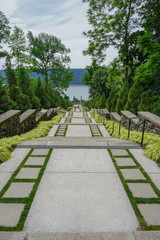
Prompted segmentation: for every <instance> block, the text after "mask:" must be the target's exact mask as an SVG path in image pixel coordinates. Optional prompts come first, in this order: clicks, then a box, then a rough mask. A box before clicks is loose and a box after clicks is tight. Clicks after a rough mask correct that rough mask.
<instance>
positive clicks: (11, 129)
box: [0, 110, 21, 138]
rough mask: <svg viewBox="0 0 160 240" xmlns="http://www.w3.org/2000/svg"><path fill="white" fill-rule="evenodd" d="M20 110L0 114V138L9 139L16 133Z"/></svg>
mask: <svg viewBox="0 0 160 240" xmlns="http://www.w3.org/2000/svg"><path fill="white" fill-rule="evenodd" d="M20 113H21V111H20V110H9V111H7V112H5V113H2V114H0V138H3V137H11V136H14V135H16V134H17V133H18V130H19V115H20Z"/></svg>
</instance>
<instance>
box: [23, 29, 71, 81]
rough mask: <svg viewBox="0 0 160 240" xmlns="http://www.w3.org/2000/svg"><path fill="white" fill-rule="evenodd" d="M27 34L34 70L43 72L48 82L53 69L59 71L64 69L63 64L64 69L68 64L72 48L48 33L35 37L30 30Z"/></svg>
mask: <svg viewBox="0 0 160 240" xmlns="http://www.w3.org/2000/svg"><path fill="white" fill-rule="evenodd" d="M27 36H28V40H29V51H30V54H31V57H32V64H33V71H35V72H37V73H41V74H42V76H43V77H44V78H45V81H46V83H47V84H48V83H49V75H50V72H51V75H53V74H54V73H53V71H54V72H55V70H56V73H58V72H59V71H61V70H62V66H63V69H65V67H66V66H68V63H69V62H70V58H69V57H68V55H67V54H68V53H70V49H67V48H66V47H65V45H64V44H63V43H62V42H61V40H60V39H58V38H57V37H54V36H52V35H49V34H46V33H40V34H39V35H38V36H37V37H34V36H33V33H32V32H30V31H29V32H28V35H27ZM52 70H53V71H52ZM49 71H50V72H49ZM62 85H63V84H62Z"/></svg>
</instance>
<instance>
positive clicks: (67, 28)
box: [0, 0, 116, 68]
mask: <svg viewBox="0 0 160 240" xmlns="http://www.w3.org/2000/svg"><path fill="white" fill-rule="evenodd" d="M0 10H1V11H2V12H4V14H5V15H6V17H7V18H8V19H9V20H10V26H11V27H13V26H14V25H16V26H18V27H21V28H22V29H23V31H24V32H25V34H27V32H28V31H32V32H33V34H34V35H37V34H38V33H40V32H45V33H48V34H52V35H54V36H56V37H58V38H60V39H61V40H62V43H64V44H65V46H66V47H67V48H70V49H71V54H70V58H71V64H70V65H71V68H85V66H86V65H90V64H91V59H90V57H89V56H83V54H82V51H83V50H84V49H86V48H87V46H88V39H87V38H86V37H84V36H83V34H82V32H84V31H87V30H89V29H90V26H89V25H88V22H87V18H86V12H87V5H86V4H84V3H82V0H46V1H44V0H0ZM115 56H116V51H115V50H114V49H112V48H110V49H109V50H108V56H107V58H106V62H105V63H106V64H108V63H109V62H110V61H111V60H112V59H113V58H114V57H115ZM2 63H3V61H2V60H1V61H0V68H2V67H1V66H2Z"/></svg>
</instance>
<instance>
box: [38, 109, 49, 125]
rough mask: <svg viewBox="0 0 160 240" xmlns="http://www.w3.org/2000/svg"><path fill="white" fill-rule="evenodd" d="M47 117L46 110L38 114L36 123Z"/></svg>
mask: <svg viewBox="0 0 160 240" xmlns="http://www.w3.org/2000/svg"><path fill="white" fill-rule="evenodd" d="M43 117H46V118H47V111H46V112H44V110H42V111H40V112H39V113H37V114H36V122H38V121H39V120H40V119H41V118H43Z"/></svg>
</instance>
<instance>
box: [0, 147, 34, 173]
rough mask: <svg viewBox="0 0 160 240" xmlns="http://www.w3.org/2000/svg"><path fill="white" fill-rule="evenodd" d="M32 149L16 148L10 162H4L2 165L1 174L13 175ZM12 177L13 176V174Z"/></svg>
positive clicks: (0, 166) (0, 167)
mask: <svg viewBox="0 0 160 240" xmlns="http://www.w3.org/2000/svg"><path fill="white" fill-rule="evenodd" d="M30 150H31V149H30V148H21V149H18V148H16V149H15V150H14V151H13V152H12V158H11V159H9V160H8V161H5V162H3V163H2V164H1V165H0V174H1V173H13V172H14V171H15V170H16V169H17V167H18V166H19V165H20V164H21V162H22V161H23V160H24V158H25V157H26V155H27V154H28V153H29V151H30ZM11 175H12V174H11Z"/></svg>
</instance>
